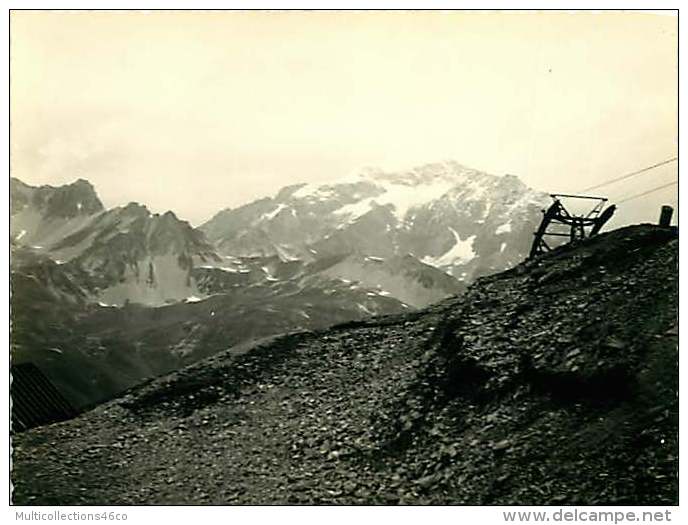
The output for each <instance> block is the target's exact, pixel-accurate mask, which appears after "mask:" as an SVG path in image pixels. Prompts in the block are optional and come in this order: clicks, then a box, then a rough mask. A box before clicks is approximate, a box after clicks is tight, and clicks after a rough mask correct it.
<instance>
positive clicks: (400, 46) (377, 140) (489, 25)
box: [11, 12, 677, 224]
mask: <svg viewBox="0 0 688 525" xmlns="http://www.w3.org/2000/svg"><path fill="white" fill-rule="evenodd" d="M676 47H677V18H675V17H673V16H670V15H658V14H647V13H644V14H634V13H621V12H615V13H608V14H591V13H586V14H569V13H566V14H563V13H551V12H548V13H544V14H539V13H515V14H505V13H466V12H461V13H456V12H455V13H441V12H433V13H429V12H378V13H375V12H362V13H354V12H346V13H341V12H326V13H325V12H318V13H303V12H272V13H269V12H229V13H218V12H212V13H189V12H186V13H164V12H154V13H142V12H138V13H136V12H135V13H126V12H108V13H93V12H80V13H75V12H71V13H47V12H36V13H32V12H14V13H13V14H12V19H11V95H12V104H11V119H12V124H11V125H12V128H11V132H12V135H11V161H12V166H11V169H12V174H13V175H14V176H17V177H19V178H21V179H22V180H24V181H25V182H28V183H30V184H46V183H47V184H53V185H57V184H63V183H66V182H70V181H72V180H74V179H76V178H79V177H83V178H87V179H89V180H90V181H91V182H92V183H93V184H94V185H95V186H96V189H97V190H98V192H99V194H100V196H101V198H102V199H103V201H104V203H105V204H106V206H114V205H119V204H124V203H126V202H129V201H138V202H141V203H144V204H146V205H148V206H149V207H150V208H151V209H152V210H153V211H156V212H162V211H165V210H167V209H172V210H174V211H175V212H176V213H177V214H178V215H179V216H180V217H182V218H186V219H188V220H190V221H191V222H192V223H193V224H200V223H201V222H203V221H204V220H207V219H208V218H210V217H211V216H212V215H213V214H214V213H215V212H217V211H218V210H219V209H222V208H226V207H235V206H237V205H240V204H242V203H245V202H247V201H250V200H252V199H254V198H256V197H262V196H265V195H272V194H274V193H275V192H276V191H277V190H278V189H279V188H280V187H282V186H284V185H287V184H293V183H296V182H311V181H329V180H333V179H336V178H338V177H341V176H344V175H346V174H348V173H349V172H351V171H353V170H355V169H357V168H359V167H362V166H370V165H372V166H380V167H382V168H386V169H403V168H408V167H412V166H414V165H417V164H423V163H428V162H434V161H441V160H446V159H453V160H456V161H458V162H460V163H462V164H464V165H467V166H470V167H473V168H476V169H480V170H483V171H487V172H490V173H494V174H497V175H501V174H504V173H511V174H515V175H518V176H519V177H521V178H522V180H524V181H525V182H526V183H527V184H529V185H531V186H532V187H534V188H537V189H542V190H546V191H557V190H558V191H575V190H579V189H582V188H584V187H587V186H591V185H593V184H595V183H596V182H597V181H602V180H606V179H609V178H612V177H614V176H618V175H621V174H624V173H626V172H629V171H634V170H636V169H639V168H642V167H644V166H647V165H650V164H654V163H656V162H659V161H662V160H664V159H666V158H669V157H673V156H675V155H676V154H677V142H676V136H677V115H676V112H677V56H676ZM675 178H676V164H675V163H673V164H670V165H667V166H665V167H663V168H661V169H658V170H655V171H653V172H650V173H648V174H646V175H643V176H640V177H635V178H634V179H633V180H632V181H631V182H630V183H628V184H626V185H615V186H609V187H608V188H604V189H601V190H599V191H598V192H599V193H605V194H608V195H609V196H610V197H612V198H613V199H621V198H623V197H626V196H628V195H632V194H634V193H637V192H639V191H642V190H644V189H646V188H652V187H654V186H658V185H660V184H662V183H664V182H667V181H671V180H675ZM675 194H676V187H675V186H674V187H671V188H669V189H668V190H664V191H660V192H657V193H655V194H653V195H651V196H648V197H647V198H644V199H636V200H635V201H632V202H629V203H628V205H627V206H626V207H625V211H624V210H622V211H621V214H622V218H624V220H626V221H631V220H642V219H645V220H655V219H656V216H657V215H658V206H659V204H660V203H663V202H673V203H675V201H676V196H675ZM624 213H625V215H623V214H624Z"/></svg>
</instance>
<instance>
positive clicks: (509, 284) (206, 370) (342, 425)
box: [12, 226, 678, 505]
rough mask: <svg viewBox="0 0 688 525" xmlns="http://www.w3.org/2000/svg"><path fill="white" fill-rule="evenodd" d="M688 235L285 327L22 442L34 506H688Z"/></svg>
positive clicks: (20, 453)
mask: <svg viewBox="0 0 688 525" xmlns="http://www.w3.org/2000/svg"><path fill="white" fill-rule="evenodd" d="M677 248H678V238H677V232H676V231H675V230H671V229H660V228H657V227H653V226H637V227H629V228H624V229H621V230H617V231H613V232H610V233H607V234H604V235H600V236H599V237H596V238H594V239H590V240H587V241H585V242H582V243H580V244H578V245H577V246H573V247H570V246H567V247H563V248H560V249H557V250H555V251H553V252H552V253H550V254H548V255H546V256H544V257H543V258H541V259H537V260H533V261H529V262H527V263H524V264H521V265H519V266H518V267H516V268H515V269H513V270H511V271H508V272H505V273H501V274H498V275H494V276H491V277H486V278H483V279H480V280H479V281H478V282H477V283H475V284H474V285H472V286H471V287H470V288H469V290H468V291H467V292H466V294H464V295H463V296H462V297H459V298H453V299H449V300H446V301H444V302H442V303H439V304H437V305H435V306H433V307H431V308H429V309H427V310H425V311H421V312H413V313H410V314H406V315H397V316H390V317H387V318H384V319H373V320H368V321H362V322H355V323H348V324H344V325H339V326H337V327H334V328H332V329H328V330H324V331H316V332H310V331H305V332H300V333H294V334H288V335H285V336H282V337H278V338H276V339H273V340H267V341H263V342H259V343H258V344H257V345H255V346H254V347H253V348H246V347H244V348H239V349H238V350H237V349H234V350H232V349H229V350H228V351H227V352H224V353H220V354H217V355H216V356H214V357H212V358H210V359H207V360H204V361H202V362H199V363H197V364H195V365H192V366H191V367H189V368H186V369H184V370H181V371H179V372H176V373H173V374H171V375H169V376H166V377H162V378H159V379H156V380H153V381H151V382H150V383H148V384H145V385H142V386H140V387H137V388H135V389H133V390H131V391H130V392H129V393H127V394H126V395H125V396H123V397H121V398H120V399H117V400H115V401H113V402H110V403H107V404H105V405H102V406H100V407H98V408H96V409H95V410H93V411H91V412H89V413H87V414H85V415H83V416H81V417H79V418H77V419H75V420H72V421H69V422H64V423H60V424H55V425H51V426H48V427H44V428H40V429H35V430H32V431H29V432H26V433H23V434H20V435H17V436H15V438H14V445H15V450H14V458H13V471H12V480H13V483H14V487H15V492H14V496H13V497H14V501H15V502H17V503H42V504H79V503H89V504H106V503H108V504H115V503H120V504H127V503H170V504H180V503H196V504H199V503H254V504H256V503H258V504H272V503H336V504H343V503H358V504H363V503H369V504H382V503H392V504H394V503H402V504H403V503H416V504H419V503H444V504H473V505H480V504H579V505H583V504H638V505H640V504H642V505H650V504H653V505H675V504H677V500H678V484H677V472H678V470H677V468H678V463H677V453H678V443H677V432H678V427H677V423H678V398H677V392H678V367H677V358H678V353H677V351H678V346H677V306H678V278H677V277H678V276H677V256H678V253H677V252H678V249H677Z"/></svg>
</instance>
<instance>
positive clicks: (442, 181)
mask: <svg viewBox="0 0 688 525" xmlns="http://www.w3.org/2000/svg"><path fill="white" fill-rule="evenodd" d="M547 200H548V197H547V195H545V194H543V193H540V192H536V191H534V190H532V189H530V188H528V187H527V186H526V185H525V184H523V182H521V181H520V179H518V177H515V176H513V175H504V176H496V175H492V174H489V173H484V172H481V171H479V170H475V169H472V168H468V167H466V166H463V165H462V164H459V163H458V162H455V161H444V162H438V163H432V164H425V165H422V166H417V167H414V168H411V169H408V170H403V171H385V170H382V169H380V168H372V167H366V168H363V169H360V170H358V171H356V172H354V173H351V174H349V175H347V176H346V177H343V178H342V179H339V180H335V181H333V182H326V183H320V184H318V183H311V184H303V185H300V186H291V187H289V188H284V189H283V190H281V191H280V192H278V194H277V196H276V197H275V198H265V199H261V200H259V201H255V202H253V203H250V204H247V205H245V206H242V207H239V208H236V209H234V210H224V211H223V212H220V213H219V214H217V215H216V216H215V217H214V218H213V219H211V220H210V221H209V222H208V223H206V224H204V225H203V226H202V227H201V229H203V230H204V231H205V232H206V234H207V235H208V237H209V238H210V239H211V240H213V241H215V242H216V243H217V244H218V246H219V248H220V250H221V251H223V252H224V253H227V254H232V255H249V254H251V255H257V254H259V255H274V254H277V253H284V252H288V253H290V254H291V256H292V257H300V258H304V259H308V258H312V257H314V256H313V251H315V252H317V253H318V254H319V255H318V256H322V255H324V254H330V255H334V254H341V253H350V252H360V253H364V254H368V255H373V256H383V257H384V256H392V255H405V254H406V253H414V254H416V256H417V257H418V258H419V259H422V260H424V261H426V262H427V261H432V263H434V264H435V265H436V266H438V267H440V268H441V269H443V270H444V271H447V272H448V273H451V274H452V275H454V276H455V277H457V278H459V279H465V280H471V279H472V278H474V277H475V276H478V275H482V274H485V273H492V272H494V271H498V270H501V269H504V268H506V267H509V266H511V265H513V264H515V263H516V262H518V261H520V260H521V259H522V258H523V257H524V256H525V254H526V253H527V251H528V248H529V244H530V240H531V239H532V235H531V234H532V231H533V229H534V228H535V226H536V223H537V222H538V221H539V218H540V214H539V213H540V209H541V207H542V206H543V204H544V203H546V202H547ZM506 224H509V227H508V229H507V226H505V225H506ZM469 240H470V242H469Z"/></svg>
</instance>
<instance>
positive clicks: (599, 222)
mask: <svg viewBox="0 0 688 525" xmlns="http://www.w3.org/2000/svg"><path fill="white" fill-rule="evenodd" d="M550 197H552V200H553V202H552V204H551V205H550V207H549V208H547V209H546V210H542V214H543V215H542V222H540V226H539V227H538V229H537V231H536V232H535V233H534V234H533V235H534V236H535V238H534V239H533V245H532V247H531V249H530V255H529V258H533V257H537V256H538V255H541V254H543V253H546V252H548V251H550V250H551V249H552V248H551V247H550V246H549V244H547V241H546V240H545V237H568V238H569V242H575V241H577V240H580V239H585V238H586V237H592V236H593V235H597V234H598V233H599V231H600V230H601V229H602V227H603V226H604V225H605V223H606V222H607V221H609V219H611V217H612V215H614V212H615V211H616V206H615V205H614V204H612V205H610V206H608V207H607V208H604V206H605V204H606V203H607V201H608V199H607V198H606V197H593V196H589V195H569V194H565V193H552V194H551V195H550ZM562 199H578V200H590V201H594V204H593V206H592V208H591V209H590V210H589V211H588V212H587V213H585V214H582V215H574V214H573V213H571V212H569V210H567V209H566V207H565V206H564V203H563V202H562ZM562 224H563V225H564V226H566V227H568V232H562V231H554V230H552V227H553V226H557V225H562Z"/></svg>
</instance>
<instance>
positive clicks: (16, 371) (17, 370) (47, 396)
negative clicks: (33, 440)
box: [10, 363, 77, 432]
mask: <svg viewBox="0 0 688 525" xmlns="http://www.w3.org/2000/svg"><path fill="white" fill-rule="evenodd" d="M11 371H12V383H11V385H12V386H11V387H10V392H11V395H12V431H13V432H22V431H24V430H27V429H29V428H33V427H37V426H40V425H46V424H48V423H55V422H57V421H64V420H65V419H71V418H73V417H75V416H76V415H77V411H76V410H75V409H74V407H72V405H70V404H69V402H68V401H67V400H66V399H65V398H64V397H63V396H62V394H60V392H58V390H57V389H56V388H55V386H54V385H53V384H52V383H51V382H50V380H49V379H48V378H47V377H46V376H45V374H44V373H43V372H41V370H40V369H39V368H38V367H37V366H36V365H34V364H33V363H21V364H16V365H12V367H11Z"/></svg>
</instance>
